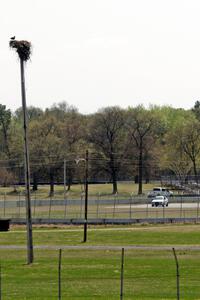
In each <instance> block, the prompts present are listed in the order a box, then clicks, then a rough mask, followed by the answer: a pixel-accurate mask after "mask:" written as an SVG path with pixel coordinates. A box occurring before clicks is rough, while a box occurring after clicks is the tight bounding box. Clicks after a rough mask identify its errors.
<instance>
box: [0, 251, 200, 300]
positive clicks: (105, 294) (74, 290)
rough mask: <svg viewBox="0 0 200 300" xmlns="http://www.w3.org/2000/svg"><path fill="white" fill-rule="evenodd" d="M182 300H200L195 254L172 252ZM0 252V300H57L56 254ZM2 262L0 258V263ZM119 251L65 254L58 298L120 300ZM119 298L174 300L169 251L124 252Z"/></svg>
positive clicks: (197, 255)
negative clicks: (31, 259) (29, 259)
mask: <svg viewBox="0 0 200 300" xmlns="http://www.w3.org/2000/svg"><path fill="white" fill-rule="evenodd" d="M177 255H178V259H179V264H180V274H181V277H180V291H181V299H199V298H200V286H199V284H198V283H199V276H200V252H196V251H195V253H193V252H191V251H187V252H186V251H178V252H177ZM25 256H26V253H25V252H24V251H17V252H16V251H13V250H9V251H3V250H2V251H1V265H2V298H3V299H5V300H10V299H13V300H14V299H30V300H31V299H38V300H40V299H41V300H44V299H58V251H47V250H45V251H44V250H43V251H42V250H37V251H35V263H34V264H33V265H31V266H27V265H25V264H24V261H25ZM2 258H3V259H2ZM120 259H121V253H120V251H103V250H102V251H97V250H90V251H89V250H84V251H83V250H81V251H78V250H76V251H74V250H73V251H72V250H65V251H63V253H62V299H72V300H78V299H83V300H86V299H87V300H89V299H90V300H91V299H102V300H103V299H109V300H115V299H119V295H120V264H121V262H120ZM124 299H176V270H175V263H174V258H173V255H172V252H171V251H159V252H155V251H154V252H153V251H125V266H124Z"/></svg>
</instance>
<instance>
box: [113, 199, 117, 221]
mask: <svg viewBox="0 0 200 300" xmlns="http://www.w3.org/2000/svg"><path fill="white" fill-rule="evenodd" d="M115 206H116V195H114V206H113V219H114V218H115Z"/></svg>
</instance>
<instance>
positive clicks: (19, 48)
mask: <svg viewBox="0 0 200 300" xmlns="http://www.w3.org/2000/svg"><path fill="white" fill-rule="evenodd" d="M9 46H10V48H11V49H15V50H16V52H17V53H18V55H19V58H20V59H22V60H23V61H27V60H29V59H30V56H31V52H32V51H31V50H32V46H31V43H30V42H28V41H24V40H22V41H17V40H10V42H9Z"/></svg>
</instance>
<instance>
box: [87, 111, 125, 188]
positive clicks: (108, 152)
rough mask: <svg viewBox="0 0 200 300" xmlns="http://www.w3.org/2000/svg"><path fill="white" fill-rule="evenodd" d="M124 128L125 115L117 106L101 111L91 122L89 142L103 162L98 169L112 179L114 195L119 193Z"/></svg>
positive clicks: (99, 159)
mask: <svg viewBox="0 0 200 300" xmlns="http://www.w3.org/2000/svg"><path fill="white" fill-rule="evenodd" d="M123 128H124V113H123V111H122V109H120V108H119V107H116V106H114V107H107V108H103V109H101V110H99V111H98V112H97V113H96V114H94V115H93V117H92V118H91V120H90V122H89V134H88V138H89V142H90V143H91V144H92V145H93V147H94V149H95V151H96V152H97V153H98V161H99V162H101V165H98V166H97V167H98V170H100V168H101V169H103V170H104V172H106V173H107V174H109V176H110V177H111V180H112V184H113V191H112V192H113V194H115V193H117V178H118V173H119V170H120V167H121V164H122V160H123V159H122V157H123V147H124V145H123ZM119 155H120V157H119Z"/></svg>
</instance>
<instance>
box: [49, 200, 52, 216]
mask: <svg viewBox="0 0 200 300" xmlns="http://www.w3.org/2000/svg"><path fill="white" fill-rule="evenodd" d="M51 200H52V196H51V195H50V199H49V219H50V217H51Z"/></svg>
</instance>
